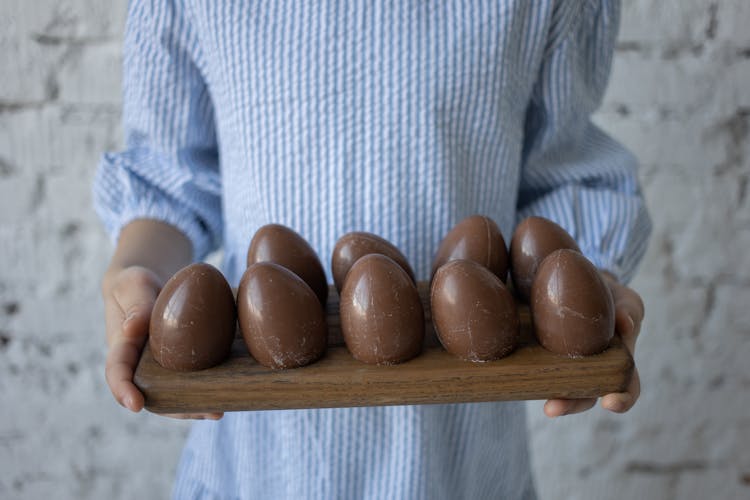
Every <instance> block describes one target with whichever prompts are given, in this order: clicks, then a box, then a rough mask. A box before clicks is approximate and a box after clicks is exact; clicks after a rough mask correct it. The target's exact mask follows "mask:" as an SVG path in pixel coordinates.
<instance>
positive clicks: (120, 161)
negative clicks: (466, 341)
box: [94, 0, 650, 499]
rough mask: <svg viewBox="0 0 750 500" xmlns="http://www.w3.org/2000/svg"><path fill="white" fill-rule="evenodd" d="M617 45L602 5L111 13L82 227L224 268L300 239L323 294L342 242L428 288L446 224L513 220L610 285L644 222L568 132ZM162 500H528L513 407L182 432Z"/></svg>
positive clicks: (629, 160) (351, 412)
mask: <svg viewBox="0 0 750 500" xmlns="http://www.w3.org/2000/svg"><path fill="white" fill-rule="evenodd" d="M618 22H619V3H618V2H617V1H608V0H580V1H562V0H558V1H555V0H544V1H542V0H540V1H534V2H529V1H526V0H462V1H460V2H458V1H450V0H449V1H445V2H427V1H419V0H392V1H384V0H376V1H370V0H356V1H354V0H353V1H341V0H329V1H324V0H317V1H312V0H311V1H293V0H275V1H254V2H251V1H234V2H229V1H215V0H184V1H180V0H151V1H139V0H134V1H132V2H131V6H130V12H129V19H128V24H127V34H126V39H125V60H124V70H125V71H124V85H123V88H124V111H123V120H124V128H125V133H126V145H125V149H124V150H123V151H122V152H118V153H108V154H106V155H105V156H104V158H103V161H102V162H101V165H100V168H99V170H98V174H97V177H96V180H95V186H94V191H95V205H96V208H97V211H98V213H99V214H100V216H101V218H102V220H103V221H104V224H105V226H106V228H107V230H108V231H109V232H110V233H111V235H112V237H113V238H114V239H116V238H117V236H118V234H119V230H120V228H121V227H122V226H123V225H124V224H126V223H127V222H129V221H131V220H133V219H135V218H155V219H159V220H163V221H166V222H169V223H171V224H173V225H175V226H176V227H178V228H179V229H181V230H182V231H183V232H184V233H185V234H186V235H188V236H189V238H190V239H191V240H192V242H193V244H194V250H195V258H196V259H200V258H203V257H204V256H205V255H206V254H207V253H208V252H209V251H211V250H213V249H215V248H218V247H222V248H223V249H224V259H225V261H224V267H223V269H224V272H225V273H226V275H227V277H228V278H229V280H230V282H232V283H233V284H234V285H236V284H237V282H238V281H239V278H240V276H241V273H242V271H243V270H244V262H245V254H246V251H247V246H248V243H249V241H250V238H251V237H252V235H253V233H254V232H255V230H256V229H257V228H258V227H260V226H261V225H263V224H266V223H269V222H278V223H282V224H285V225H287V226H290V227H292V228H293V229H295V230H296V231H298V232H299V233H300V234H302V235H303V236H304V237H305V238H306V239H307V240H308V241H309V242H310V244H311V245H312V246H313V247H314V248H315V249H316V250H317V251H318V252H319V255H320V256H321V258H322V260H323V262H324V265H325V267H326V272H327V273H328V275H329V277H330V263H329V260H330V255H331V251H332V249H333V245H334V243H335V241H336V240H337V239H338V237H340V236H341V235H343V234H344V233H346V232H348V231H353V230H362V231H371V232H373V233H376V234H379V235H381V236H383V237H385V238H387V239H388V240H390V241H391V242H393V243H394V244H396V245H397V246H398V247H399V248H400V249H401V250H402V251H403V252H404V254H405V255H406V256H407V257H408V258H409V260H410V262H411V263H412V264H413V267H414V269H415V272H416V274H417V277H418V278H419V279H425V278H427V277H428V274H429V270H430V264H431V259H432V256H433V253H434V252H435V250H436V248H437V245H438V243H439V241H440V240H441V238H442V237H443V236H444V235H445V234H446V233H447V232H448V230H449V229H450V228H451V227H452V226H453V225H454V224H455V223H456V222H457V221H459V220H460V219H462V218H464V217H466V216H468V215H471V214H475V213H481V214H485V215H488V216H490V217H492V218H493V219H494V220H495V221H497V223H498V224H499V226H500V228H501V230H502V232H503V234H504V235H505V237H506V240H507V239H508V238H509V237H510V235H511V232H512V230H513V227H514V225H515V223H516V222H517V221H518V220H519V219H520V218H522V217H525V216H527V215H531V214H538V215H543V216H546V217H548V218H550V219H553V220H556V221H557V222H559V223H560V224H561V225H562V226H563V227H565V228H566V229H567V230H568V231H569V232H570V233H571V234H572V235H573V236H574V237H575V238H576V239H577V241H578V243H579V245H580V246H581V248H582V250H583V251H584V253H585V254H586V255H587V256H588V257H589V258H590V259H591V260H592V261H593V262H594V263H595V264H596V265H597V266H599V267H600V268H603V269H607V270H609V271H611V272H613V273H614V274H615V275H617V276H619V277H620V278H621V279H623V280H625V281H627V280H628V279H629V278H630V277H631V276H632V275H633V273H634V270H635V267H636V265H637V263H638V261H639V260H640V258H641V257H642V255H643V253H644V251H645V247H646V242H647V239H648V235H649V233H650V219H649V216H648V214H647V212H646V211H645V208H644V205H643V200H642V197H641V195H640V191H639V187H638V183H637V178H636V161H635V159H634V158H633V156H632V155H631V154H630V153H628V152H627V151H626V150H625V149H623V148H622V147H621V146H620V145H619V144H618V143H617V142H615V141H613V140H612V139H611V138H610V137H608V136H607V135H606V134H605V133H603V132H602V131H601V130H599V129H598V128H596V127H595V126H594V125H593V124H592V123H591V121H590V114H591V113H592V112H593V111H594V109H595V108H596V107H597V106H598V104H599V102H600V100H601V97H602V94H603V92H604V89H605V87H606V83H607V79H608V75H609V70H610V65H611V58H612V52H613V46H614V42H615V38H616V34H617V26H618ZM174 495H175V497H177V498H274V499H279V498H281V499H283V498H294V499H297V498H320V499H330V498H344V499H349V498H389V499H395V498H402V499H418V498H426V499H427V498H429V499H442V498H445V499H457V498H472V499H473V498H533V495H534V493H533V486H532V483H531V476H530V471H529V462H528V454H527V448H526V432H525V424H524V406H523V404H522V403H485V404H464V405H435V406H408V407H385V408H357V409H330V410H314V411H279V412H276V411H269V412H248V413H233V414H227V415H226V416H225V417H224V419H223V420H221V421H219V422H198V423H196V424H195V425H194V427H193V430H192V432H191V434H190V438H189V440H188V443H187V445H186V448H185V452H184V454H183V458H182V460H181V463H180V466H179V471H178V476H177V480H176V483H175V491H174Z"/></svg>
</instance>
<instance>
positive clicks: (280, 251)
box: [247, 224, 328, 306]
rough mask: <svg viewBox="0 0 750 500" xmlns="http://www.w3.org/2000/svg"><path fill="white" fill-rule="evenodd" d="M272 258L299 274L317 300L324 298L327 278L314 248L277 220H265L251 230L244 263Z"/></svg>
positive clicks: (248, 263) (274, 261)
mask: <svg viewBox="0 0 750 500" xmlns="http://www.w3.org/2000/svg"><path fill="white" fill-rule="evenodd" d="M256 262H273V263H275V264H278V265H280V266H283V267H285V268H287V269H289V270H290V271H292V272H293V273H294V274H296V275H297V276H299V277H300V278H302V280H303V281H304V282H305V283H307V284H308V285H309V286H310V288H312V289H313V291H314V292H315V295H316V296H317V297H318V300H319V301H320V303H321V304H322V305H323V306H325V304H326V300H327V299H328V282H327V280H326V274H325V271H323V266H322V265H321V263H320V259H318V255H317V254H316V253H315V250H313V249H312V247H311V246H310V245H309V244H308V243H307V241H305V239H304V238H302V236H300V235H299V234H297V233H296V232H294V231H292V230H291V229H289V228H288V227H286V226H282V225H280V224H268V225H265V226H263V227H261V228H260V229H258V231H257V232H256V233H255V236H253V239H252V241H251V242H250V248H249V249H248V251H247V266H248V267H250V266H252V265H253V264H255V263H256Z"/></svg>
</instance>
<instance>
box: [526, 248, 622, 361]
mask: <svg viewBox="0 0 750 500" xmlns="http://www.w3.org/2000/svg"><path fill="white" fill-rule="evenodd" d="M530 305H531V317H532V321H533V323H534V330H535V332H536V336H537V338H538V339H539V342H540V343H541V344H542V346H544V347H545V348H546V349H548V350H550V351H552V352H556V353H558V354H567V355H568V356H571V357H579V356H587V355H589V354H596V353H598V352H601V351H603V350H604V349H606V348H607V346H608V345H609V342H610V340H612V336H613V335H614V332H615V306H614V302H613V300H612V292H611V291H610V289H609V286H607V284H606V283H605V282H604V280H603V279H602V276H601V274H599V271H598V270H597V269H596V268H595V267H594V265H593V264H592V263H591V262H589V261H588V259H586V257H584V256H583V255H581V254H580V253H579V252H576V251H575V250H569V249H561V250H556V251H554V252H552V253H551V254H549V255H548V256H547V258H546V259H544V260H543V261H542V263H541V264H540V265H539V269H538V270H537V273H536V277H535V278H534V283H533V284H532V286H531V304H530Z"/></svg>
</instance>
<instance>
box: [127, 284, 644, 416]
mask: <svg viewBox="0 0 750 500" xmlns="http://www.w3.org/2000/svg"><path fill="white" fill-rule="evenodd" d="M419 291H420V296H421V297H422V300H423V303H424V304H425V315H426V318H427V324H428V325H429V326H428V328H427V340H426V342H425V349H424V351H423V353H422V354H421V355H420V356H418V357H417V358H415V359H413V360H411V361H408V362H406V363H403V364H400V365H394V366H371V365H366V364H364V363H361V362H359V361H357V360H355V359H354V358H352V356H351V355H350V354H349V352H348V351H347V349H346V347H345V346H344V345H343V342H342V337H341V332H340V328H339V316H338V297H337V296H336V294H335V290H334V289H333V288H331V297H330V299H329V304H328V311H327V312H328V322H329V323H328V324H329V347H328V350H327V352H326V355H325V356H324V357H323V359H321V360H320V361H318V362H316V363H314V364H311V365H308V366H305V367H302V368H296V369H293V370H271V369H269V368H266V367H264V366H262V365H259V364H258V363H256V362H255V361H254V360H253V359H252V358H251V357H250V356H249V354H248V352H247V348H246V347H245V345H244V342H243V341H242V339H241V338H240V337H238V338H237V339H235V342H234V345H233V348H232V353H231V355H230V357H229V359H228V360H227V361H225V362H224V363H222V364H221V365H219V366H216V367H214V368H209V369H207V370H202V371H198V372H174V371H170V370H166V369H164V368H162V367H161V366H159V365H158V364H157V363H156V361H154V358H153V356H152V355H151V352H150V351H149V349H148V346H147V347H146V349H145V350H144V351H143V354H142V356H141V360H140V362H139V364H138V367H137V369H136V373H135V384H136V385H137V386H138V387H139V388H140V389H141V391H142V392H143V393H144V395H145V397H146V408H147V409H148V410H150V411H152V412H155V413H180V412H190V413H194V412H216V411H240V410H270V409H292V408H330V407H351V406H381V405H400V404H434V403H463V402H480V401H505V400H525V399H547V398H556V397H560V398H582V397H595V396H601V395H603V394H607V393H610V392H619V391H622V390H624V388H625V387H626V386H627V383H628V381H629V380H630V377H631V375H632V372H633V359H632V357H631V356H630V353H629V352H628V351H627V349H626V348H625V347H624V345H623V344H622V342H621V341H620V339H619V337H617V336H616V337H615V338H614V339H613V341H612V343H611V345H610V347H609V348H608V349H607V350H606V351H604V352H603V353H601V354H597V355H595V356H587V357H585V358H578V359H571V358H568V357H566V356H560V355H557V354H553V353H551V352H549V351H547V350H545V349H544V348H542V347H541V346H540V345H539V344H538V343H537V342H536V341H535V340H534V338H533V332H532V327H531V318H530V315H529V310H528V308H527V307H526V306H523V305H519V312H520V316H521V325H522V327H521V330H522V340H521V344H520V345H519V347H518V348H517V349H516V350H515V351H514V352H513V353H512V354H510V355H509V356H507V357H505V358H503V359H500V360H497V361H491V362H488V363H470V362H467V361H461V360H459V359H457V358H455V357H454V356H452V355H451V354H448V353H447V352H445V350H443V348H442V347H441V346H440V345H439V342H438V341H437V338H436V337H435V334H434V330H433V329H432V323H431V321H430V308H429V290H428V285H427V283H423V282H420V283H419Z"/></svg>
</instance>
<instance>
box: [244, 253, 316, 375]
mask: <svg viewBox="0 0 750 500" xmlns="http://www.w3.org/2000/svg"><path fill="white" fill-rule="evenodd" d="M237 311H238V313H239V323H240V331H241V332H242V337H243V338H244V339H245V344H247V348H248V350H249V351H250V354H251V355H252V356H253V358H255V360H256V361H258V363H260V364H262V365H263V366H267V367H269V368H296V367H298V366H303V365H306V364H309V363H312V362H313V361H315V360H317V359H318V358H320V357H321V356H322V355H323V353H324V352H325V348H326V344H327V340H328V329H327V327H326V318H325V314H324V312H323V308H321V307H320V302H319V301H318V298H317V296H316V295H315V293H314V292H313V291H312V289H311V288H310V287H309V286H308V285H307V283H305V282H304V281H302V279H301V278H300V277H299V276H297V275H296V274H294V273H293V272H291V271H290V270H289V269H286V268H284V267H281V266H280V265H278V264H274V263H272V262H259V263H257V264H253V265H252V266H250V267H249V268H247V270H246V271H245V274H244V275H243V276H242V280H241V281H240V286H239V289H238V290H237Z"/></svg>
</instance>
